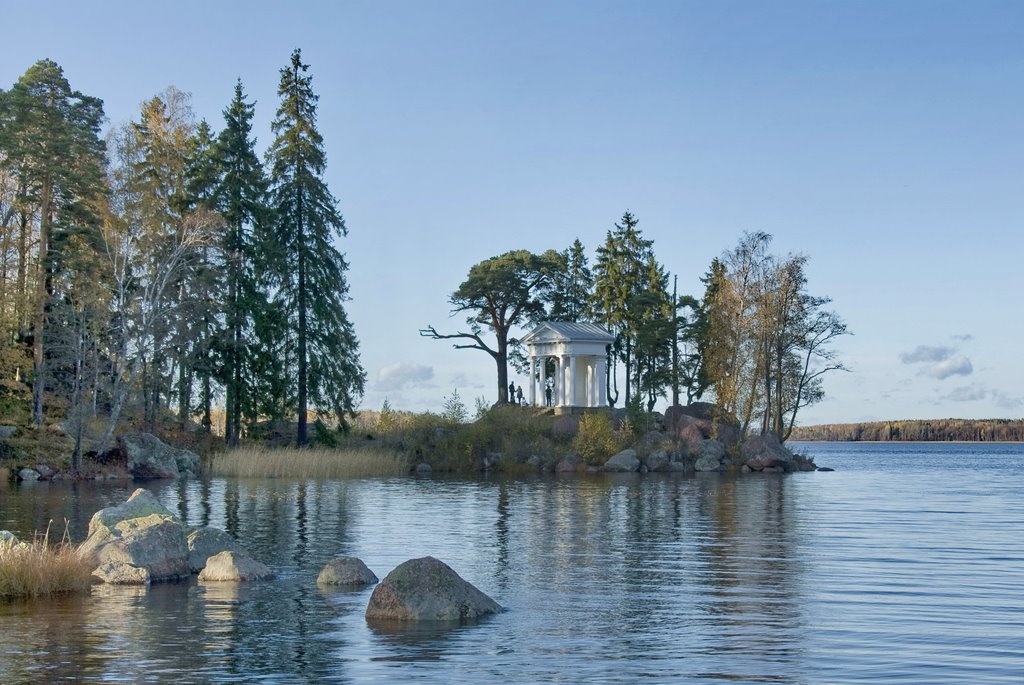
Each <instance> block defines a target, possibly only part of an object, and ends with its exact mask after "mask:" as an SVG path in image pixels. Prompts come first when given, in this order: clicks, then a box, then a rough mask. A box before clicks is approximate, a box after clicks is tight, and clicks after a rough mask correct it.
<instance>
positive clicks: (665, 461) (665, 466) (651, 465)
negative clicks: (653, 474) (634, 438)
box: [644, 450, 672, 471]
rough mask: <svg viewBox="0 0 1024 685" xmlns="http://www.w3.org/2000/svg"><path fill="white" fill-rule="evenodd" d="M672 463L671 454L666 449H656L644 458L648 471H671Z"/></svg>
mask: <svg viewBox="0 0 1024 685" xmlns="http://www.w3.org/2000/svg"><path fill="white" fill-rule="evenodd" d="M671 463H672V458H671V455H669V453H668V452H667V451H665V450H655V451H654V452H651V453H650V454H648V455H647V457H645V458H644V465H645V466H647V470H648V471H670V470H672V467H671V466H670V464H671Z"/></svg>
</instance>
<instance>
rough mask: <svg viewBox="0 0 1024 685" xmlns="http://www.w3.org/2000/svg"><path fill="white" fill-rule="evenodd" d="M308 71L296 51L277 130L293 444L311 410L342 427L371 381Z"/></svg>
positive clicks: (274, 179)
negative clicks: (347, 304) (353, 317)
mask: <svg viewBox="0 0 1024 685" xmlns="http://www.w3.org/2000/svg"><path fill="white" fill-rule="evenodd" d="M308 69H309V65H306V64H303V63H302V55H301V52H300V51H299V50H295V51H294V52H293V53H292V57H291V62H290V64H289V65H288V66H287V67H285V68H284V69H282V70H281V81H280V84H279V85H278V89H277V92H278V95H279V96H280V97H281V104H280V106H279V107H278V110H277V114H276V116H275V118H274V122H273V124H272V130H273V132H274V135H275V136H276V138H275V140H274V143H273V145H272V146H271V148H270V152H269V157H270V164H271V187H272V192H271V198H272V201H271V204H272V206H273V208H274V210H275V212H276V218H275V222H274V226H275V234H274V235H275V241H276V242H277V244H278V246H279V248H280V249H279V252H278V254H277V256H278V257H279V258H278V259H277V260H276V263H275V266H276V269H275V273H274V275H275V277H276V285H277V293H276V294H277V297H278V299H279V301H280V302H281V303H282V305H283V308H284V311H286V312H287V313H288V316H289V319H288V328H289V332H290V333H291V335H293V336H294V339H295V357H294V359H295V365H296V370H297V374H296V376H297V379H296V387H295V409H296V411H297V412H298V432H297V435H296V443H297V444H298V445H300V446H301V445H305V444H306V442H307V411H308V409H309V407H310V406H313V407H327V408H330V409H331V410H332V411H333V412H334V414H335V416H336V417H337V419H338V421H339V422H340V423H341V424H342V425H344V416H345V414H350V413H352V411H353V410H354V405H355V402H356V400H357V399H358V398H359V397H360V396H361V395H362V392H363V385H364V383H365V377H366V374H365V372H364V371H363V369H362V367H361V366H360V363H359V343H358V341H357V339H356V336H355V332H354V330H353V328H352V324H351V322H349V320H348V316H347V314H346V313H345V309H344V307H343V306H342V302H344V301H345V299H347V296H348V283H347V282H346V279H345V272H346V271H347V270H348V264H347V263H346V262H345V259H344V257H343V256H342V255H341V253H340V252H338V250H337V249H335V247H334V243H333V241H334V239H335V238H336V237H340V236H343V235H345V234H346V233H347V230H346V228H345V222H344V220H343V219H342V216H341V213H340V212H339V211H338V208H337V204H338V203H337V200H336V199H335V198H334V196H333V195H332V194H331V192H330V191H329V190H328V188H327V184H326V183H325V182H324V180H323V174H324V169H325V167H326V158H325V155H324V149H323V138H322V137H321V135H320V133H319V132H318V131H317V129H316V103H317V99H318V97H317V96H316V95H315V94H314V93H313V90H312V77H311V76H309V75H307V73H306V72H307V71H308Z"/></svg>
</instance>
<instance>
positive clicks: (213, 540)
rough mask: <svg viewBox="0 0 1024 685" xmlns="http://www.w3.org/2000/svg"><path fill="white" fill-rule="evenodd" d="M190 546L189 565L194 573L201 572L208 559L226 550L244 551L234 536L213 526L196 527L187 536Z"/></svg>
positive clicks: (186, 541) (186, 539) (186, 540)
mask: <svg viewBox="0 0 1024 685" xmlns="http://www.w3.org/2000/svg"><path fill="white" fill-rule="evenodd" d="M185 544H186V545H187V546H188V567H189V570H190V571H191V572H192V573H199V572H200V571H202V570H203V568H204V567H205V566H206V560H207V559H209V558H210V557H212V556H214V555H216V554H220V553H221V552H225V551H229V550H230V551H232V552H244V551H245V550H244V549H243V547H242V545H241V544H239V542H238V541H237V540H235V539H234V538H233V537H231V536H230V535H228V534H227V533H225V532H224V531H222V530H220V529H219V528H213V527H211V526H205V527H202V528H194V529H192V531H191V532H190V533H189V534H188V536H187V537H186V538H185Z"/></svg>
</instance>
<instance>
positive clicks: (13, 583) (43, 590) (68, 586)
mask: <svg viewBox="0 0 1024 685" xmlns="http://www.w3.org/2000/svg"><path fill="white" fill-rule="evenodd" d="M49 538H50V529H49V527H47V529H46V533H45V534H44V535H43V536H42V538H37V539H36V540H33V541H32V542H25V543H17V544H13V545H7V544H0V598H3V599H6V598H12V597H46V596H49V595H56V594H61V593H66V592H83V591H85V590H88V589H89V588H90V586H91V585H92V579H91V574H92V570H93V567H94V566H95V564H94V563H93V560H92V559H91V558H90V557H89V556H83V555H81V554H79V553H78V550H77V549H76V548H75V546H74V545H72V544H71V539H70V537H69V536H68V532H67V522H66V521H65V527H64V538H63V539H62V540H61V542H60V544H56V545H51V544H50V541H49Z"/></svg>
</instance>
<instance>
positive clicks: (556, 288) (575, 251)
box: [548, 238, 594, 323]
mask: <svg viewBox="0 0 1024 685" xmlns="http://www.w3.org/2000/svg"><path fill="white" fill-rule="evenodd" d="M559 262H560V263H559V268H558V269H557V270H556V271H555V272H554V274H553V276H552V285H551V288H550V296H549V298H548V299H549V303H550V305H551V309H550V311H549V313H548V317H549V318H550V319H551V320H552V321H572V322H573V323H576V322H578V321H586V320H588V319H589V318H590V298H591V295H592V291H593V289H594V276H593V274H592V273H591V271H590V266H589V262H588V260H587V255H586V252H585V251H584V249H583V243H581V242H580V239H579V238H577V239H576V240H575V241H573V244H572V246H570V247H569V248H568V249H567V250H565V251H564V252H562V253H561V254H560V255H559Z"/></svg>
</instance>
